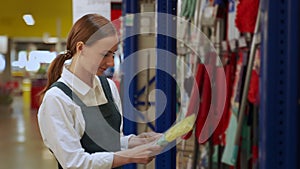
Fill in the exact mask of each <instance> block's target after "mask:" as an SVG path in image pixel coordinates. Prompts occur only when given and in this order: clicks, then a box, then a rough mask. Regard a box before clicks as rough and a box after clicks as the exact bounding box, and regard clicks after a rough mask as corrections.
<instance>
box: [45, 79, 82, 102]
mask: <svg viewBox="0 0 300 169" xmlns="http://www.w3.org/2000/svg"><path fill="white" fill-rule="evenodd" d="M51 87H58V88H59V89H61V90H62V91H63V92H64V93H65V94H66V95H67V96H69V97H70V99H71V100H73V101H74V102H75V103H76V104H77V105H78V106H86V105H85V104H84V103H83V102H82V101H81V99H79V97H78V96H77V95H76V94H75V93H74V92H73V91H72V90H71V89H70V88H69V87H68V86H67V85H66V84H64V83H63V82H59V81H58V82H54V83H53V84H52V85H51V86H50V88H51Z"/></svg>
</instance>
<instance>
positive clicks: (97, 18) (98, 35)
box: [40, 14, 117, 100]
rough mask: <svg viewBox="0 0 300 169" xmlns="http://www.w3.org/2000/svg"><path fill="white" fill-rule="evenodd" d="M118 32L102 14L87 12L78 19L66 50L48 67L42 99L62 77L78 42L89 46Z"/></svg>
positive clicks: (69, 36) (41, 94) (70, 34)
mask: <svg viewBox="0 0 300 169" xmlns="http://www.w3.org/2000/svg"><path fill="white" fill-rule="evenodd" d="M100 28H101V29H100ZM116 34H117V31H116V29H115V27H114V26H113V24H112V23H111V22H110V21H109V20H108V19H106V18H105V17H103V16H101V15H98V14H87V15H84V16H83V17H81V18H80V19H79V20H77V21H76V22H75V24H74V25H73V27H72V28H71V31H70V32H69V35H68V39H67V43H66V49H67V50H66V52H65V53H63V54H59V55H58V56H57V57H56V58H55V59H54V60H53V61H52V63H51V64H50V66H49V68H48V71H47V77H48V80H47V84H46V86H45V88H44V89H43V90H42V91H41V93H40V96H41V100H42V98H43V96H44V94H45V93H46V91H47V90H48V89H49V88H50V86H51V85H52V83H54V82H55V81H57V80H58V79H59V78H60V76H61V73H62V68H63V65H64V63H65V61H66V60H68V59H71V58H72V57H73V55H74V54H75V53H76V44H77V42H83V43H85V44H86V45H88V46H89V45H92V44H93V43H94V42H95V41H97V40H100V39H102V38H105V37H108V36H113V35H116Z"/></svg>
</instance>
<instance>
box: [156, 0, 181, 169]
mask: <svg viewBox="0 0 300 169" xmlns="http://www.w3.org/2000/svg"><path fill="white" fill-rule="evenodd" d="M156 4H157V7H156V9H157V12H158V13H159V14H158V15H157V39H156V44H157V46H156V48H157V49H158V50H157V67H158V68H163V69H164V70H165V71H163V70H160V69H158V70H157V72H156V88H157V89H160V90H162V91H163V92H164V94H165V95H166V99H167V102H166V107H165V109H164V112H163V113H162V114H161V115H160V116H159V114H158V111H159V110H161V109H162V108H161V107H163V106H165V105H162V104H164V103H165V102H161V101H160V100H159V99H161V98H160V97H158V95H156V104H155V105H156V110H157V111H156V117H157V119H156V123H155V125H156V131H157V132H165V131H166V130H167V129H169V128H170V126H171V125H172V124H173V123H174V121H175V119H176V81H175V78H176V48H177V47H176V39H175V38H174V37H176V25H177V24H176V22H177V21H176V15H177V0H163V1H161V0H157V1H156ZM160 13H165V14H166V15H161V14H160ZM171 15H173V16H174V17H170V16H171ZM161 51H165V52H161ZM155 161H156V163H155V166H156V168H157V169H174V168H176V147H173V148H171V149H169V150H168V151H166V152H165V153H163V154H160V155H158V156H157V157H156V160H155Z"/></svg>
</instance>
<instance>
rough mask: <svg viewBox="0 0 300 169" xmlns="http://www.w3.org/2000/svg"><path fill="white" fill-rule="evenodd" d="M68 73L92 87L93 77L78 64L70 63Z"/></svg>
mask: <svg viewBox="0 0 300 169" xmlns="http://www.w3.org/2000/svg"><path fill="white" fill-rule="evenodd" d="M69 71H70V72H72V73H73V74H74V75H75V76H77V77H78V78H79V79H80V80H82V81H83V82H84V83H86V84H87V85H89V86H90V87H93V77H94V75H93V74H91V73H90V72H88V71H86V70H85V69H84V68H83V67H81V65H80V64H76V61H75V62H73V61H72V63H71V65H70V67H69Z"/></svg>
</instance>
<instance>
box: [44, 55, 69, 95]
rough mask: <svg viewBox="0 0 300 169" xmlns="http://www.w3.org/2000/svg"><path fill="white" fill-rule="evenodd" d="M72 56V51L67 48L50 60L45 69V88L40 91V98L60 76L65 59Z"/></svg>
mask: <svg viewBox="0 0 300 169" xmlns="http://www.w3.org/2000/svg"><path fill="white" fill-rule="evenodd" d="M72 56H73V55H72V52H71V51H70V50H67V51H66V52H65V53H63V54H59V55H58V56H57V57H56V58H55V59H54V60H53V61H52V62H51V64H50V66H49V68H48V70H47V84H46V86H45V88H44V89H43V90H42V91H41V92H40V100H42V99H43V97H44V94H45V93H46V91H47V90H48V89H49V88H50V86H51V85H52V83H54V82H56V81H57V80H58V79H59V78H60V76H61V73H62V69H63V66H64V63H65V61H66V60H68V59H71V58H72Z"/></svg>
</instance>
